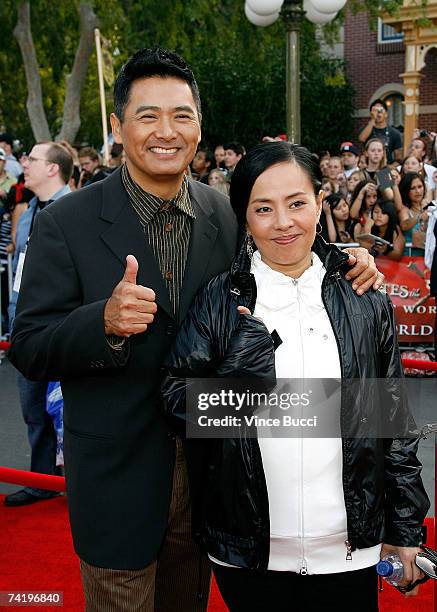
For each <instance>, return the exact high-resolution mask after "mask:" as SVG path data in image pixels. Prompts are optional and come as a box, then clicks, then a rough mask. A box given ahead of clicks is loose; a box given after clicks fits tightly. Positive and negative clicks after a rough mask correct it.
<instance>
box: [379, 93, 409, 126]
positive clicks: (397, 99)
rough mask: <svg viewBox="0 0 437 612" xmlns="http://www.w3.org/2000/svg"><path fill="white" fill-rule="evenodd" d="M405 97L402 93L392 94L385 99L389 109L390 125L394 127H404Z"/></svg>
mask: <svg viewBox="0 0 437 612" xmlns="http://www.w3.org/2000/svg"><path fill="white" fill-rule="evenodd" d="M403 100H404V97H403V96H402V95H401V94H400V93H392V94H390V95H388V96H386V97H385V98H384V102H385V103H386V104H387V107H388V124H389V125H393V126H394V127H399V126H402V125H404V105H403V104H402V102H403Z"/></svg>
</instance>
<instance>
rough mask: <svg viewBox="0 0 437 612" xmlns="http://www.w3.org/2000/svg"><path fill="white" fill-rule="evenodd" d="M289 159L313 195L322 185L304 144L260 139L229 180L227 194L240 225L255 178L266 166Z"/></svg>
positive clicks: (319, 173) (244, 215)
mask: <svg viewBox="0 0 437 612" xmlns="http://www.w3.org/2000/svg"><path fill="white" fill-rule="evenodd" d="M284 162H291V163H295V164H297V165H298V166H299V167H300V168H301V169H302V170H303V171H304V172H305V174H306V175H307V176H308V178H309V179H310V181H311V184H312V186H313V190H314V193H315V195H318V193H319V191H320V186H321V184H322V172H321V170H320V167H319V164H318V162H317V158H316V157H315V156H314V155H313V154H312V153H310V152H309V151H308V149H306V148H305V147H302V146H300V145H296V144H291V143H289V142H283V141H275V142H263V143H261V144H259V145H256V146H255V147H254V148H253V149H251V150H250V151H249V152H248V153H247V155H245V156H244V157H243V158H242V159H241V160H240V161H239V162H238V164H237V165H236V167H235V171H234V174H233V175H232V179H231V188H230V192H229V197H230V199H231V205H232V208H233V209H234V212H235V215H236V217H237V221H238V225H239V226H240V228H244V227H245V226H246V211H247V205H248V204H249V198H250V194H251V192H252V188H253V186H254V184H255V181H256V179H257V178H258V177H259V176H260V175H261V174H262V173H263V172H264V171H265V170H267V169H268V168H270V167H271V166H275V165H276V164H281V163H284Z"/></svg>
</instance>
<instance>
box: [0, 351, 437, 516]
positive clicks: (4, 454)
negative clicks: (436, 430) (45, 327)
mask: <svg viewBox="0 0 437 612" xmlns="http://www.w3.org/2000/svg"><path fill="white" fill-rule="evenodd" d="M409 395H410V402H411V406H412V408H413V411H414V415H415V418H416V422H417V424H418V425H419V426H423V425H425V424H426V423H435V422H437V378H430V379H409ZM26 435H27V434H26V427H25V425H24V423H23V419H22V417H21V412H20V408H19V403H18V393H17V387H16V382H15V371H14V368H13V367H12V366H11V364H9V363H8V362H7V360H4V361H3V362H2V363H1V365H0V466H7V467H13V468H17V469H28V467H29V463H30V454H29V447H28V443H27V438H26ZM434 456H435V451H434V439H433V437H431V438H429V439H427V440H423V441H422V442H421V445H420V459H421V461H422V463H423V466H424V469H423V479H424V483H425V487H426V490H427V492H428V495H429V496H430V498H431V499H432V507H431V510H430V513H429V514H430V515H431V516H434ZM17 488H18V487H14V486H13V485H8V484H3V483H0V494H2V493H11V492H12V491H16V490H17Z"/></svg>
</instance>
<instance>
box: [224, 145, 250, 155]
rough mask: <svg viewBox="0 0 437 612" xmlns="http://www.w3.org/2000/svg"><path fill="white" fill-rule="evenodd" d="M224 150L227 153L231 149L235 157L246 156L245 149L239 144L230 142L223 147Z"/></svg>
mask: <svg viewBox="0 0 437 612" xmlns="http://www.w3.org/2000/svg"><path fill="white" fill-rule="evenodd" d="M223 148H224V150H225V151H227V149H230V150H231V151H233V152H234V153H235V155H244V154H245V150H244V147H243V145H241V144H240V143H239V142H228V143H227V144H225V145H223Z"/></svg>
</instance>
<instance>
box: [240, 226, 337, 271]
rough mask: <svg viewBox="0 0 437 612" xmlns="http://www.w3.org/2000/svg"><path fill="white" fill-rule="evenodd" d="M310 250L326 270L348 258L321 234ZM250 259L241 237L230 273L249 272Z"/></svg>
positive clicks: (333, 268)
mask: <svg viewBox="0 0 437 612" xmlns="http://www.w3.org/2000/svg"><path fill="white" fill-rule="evenodd" d="M311 250H312V251H313V252H314V253H315V254H316V255H317V256H318V257H319V258H320V260H321V262H322V263H323V265H324V267H325V269H326V272H327V273H329V272H334V271H335V270H338V269H339V268H341V267H342V266H343V265H344V264H345V263H346V262H347V260H348V255H347V254H346V253H344V252H343V251H341V250H340V249H339V248H338V247H336V246H335V245H334V244H330V243H328V242H325V240H324V239H323V238H322V237H321V236H318V235H317V236H316V239H315V241H314V243H313V246H312V247H311ZM250 265H251V260H250V258H249V256H248V254H247V250H246V241H245V239H244V236H243V238H242V239H241V246H240V248H239V250H238V253H237V255H236V257H235V258H234V260H233V262H232V267H231V274H236V273H237V272H239V273H241V272H250Z"/></svg>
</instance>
